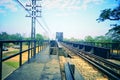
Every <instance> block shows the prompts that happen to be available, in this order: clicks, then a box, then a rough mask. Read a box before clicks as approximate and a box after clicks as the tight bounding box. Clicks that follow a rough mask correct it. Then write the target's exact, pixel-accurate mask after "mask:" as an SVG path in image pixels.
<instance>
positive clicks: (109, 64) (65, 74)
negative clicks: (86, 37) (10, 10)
mask: <svg viewBox="0 0 120 80" xmlns="http://www.w3.org/2000/svg"><path fill="white" fill-rule="evenodd" d="M15 1H16V2H17V3H18V4H19V5H20V6H21V7H22V8H23V9H24V10H25V11H26V12H27V13H28V15H27V16H26V17H31V40H17V41H0V80H120V43H99V42H70V41H63V33H62V32H61V33H57V35H56V38H59V39H56V41H55V40H51V41H49V40H46V41H45V40H44V41H40V40H36V39H35V35H36V22H38V24H39V25H40V26H41V28H42V29H43V30H44V31H45V33H48V31H50V30H49V28H47V29H48V30H46V28H44V27H43V25H42V24H41V23H40V21H39V19H38V18H37V17H41V7H42V6H41V1H42V0H29V4H26V7H25V6H24V5H23V4H22V3H21V2H20V1H19V0H15ZM38 1H40V2H39V5H38V3H37V2H38ZM3 8H4V7H3ZM46 26H47V25H46ZM6 43H13V44H14V43H15V44H17V45H16V46H12V47H9V49H11V52H9V51H7V49H5V48H4V44H6ZM3 48H4V49H3ZM4 50H5V51H4ZM116 60H117V63H116Z"/></svg>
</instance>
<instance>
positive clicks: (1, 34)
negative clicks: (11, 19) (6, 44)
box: [0, 32, 9, 40]
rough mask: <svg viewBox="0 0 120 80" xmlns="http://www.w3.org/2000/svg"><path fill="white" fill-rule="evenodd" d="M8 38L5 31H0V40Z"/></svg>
mask: <svg viewBox="0 0 120 80" xmlns="http://www.w3.org/2000/svg"><path fill="white" fill-rule="evenodd" d="M7 39H9V35H8V33H6V32H2V33H0V40H7Z"/></svg>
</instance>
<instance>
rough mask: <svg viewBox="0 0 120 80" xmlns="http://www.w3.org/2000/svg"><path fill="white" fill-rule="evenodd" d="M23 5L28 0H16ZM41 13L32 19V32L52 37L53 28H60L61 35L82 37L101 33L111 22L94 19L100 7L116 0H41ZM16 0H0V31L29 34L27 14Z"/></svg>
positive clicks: (29, 20)
mask: <svg viewBox="0 0 120 80" xmlns="http://www.w3.org/2000/svg"><path fill="white" fill-rule="evenodd" d="M19 1H20V2H21V3H22V4H23V5H24V6H25V5H26V4H30V1H31V0H19ZM40 3H41V5H42V13H41V17H38V18H37V19H38V20H39V22H40V23H41V25H42V27H44V28H45V29H46V30H47V32H46V31H44V29H43V28H42V27H41V26H40V25H39V24H38V23H37V22H36V33H40V34H43V35H49V36H50V38H52V39H54V38H55V33H56V32H63V34H64V38H72V37H73V38H77V39H84V38H85V36H88V35H90V36H92V37H95V36H101V35H105V34H106V33H107V32H108V30H109V29H110V28H111V27H110V24H111V23H114V22H111V21H109V20H107V21H105V22H101V23H98V22H97V21H96V19H97V18H98V17H99V15H100V13H101V11H102V10H104V9H106V8H114V7H116V6H117V2H116V0H42V1H39V2H37V4H38V5H40ZM26 15H28V13H27V12H26V11H25V10H24V8H23V7H21V6H20V4H19V3H18V2H17V1H16V0H0V33H1V32H7V33H9V34H15V33H21V34H22V35H23V36H30V34H31V18H30V17H25V16H26Z"/></svg>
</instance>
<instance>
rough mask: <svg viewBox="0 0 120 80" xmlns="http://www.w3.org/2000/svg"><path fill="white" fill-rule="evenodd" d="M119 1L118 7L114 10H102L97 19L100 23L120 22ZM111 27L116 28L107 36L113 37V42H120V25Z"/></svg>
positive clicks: (119, 2) (119, 1)
mask: <svg viewBox="0 0 120 80" xmlns="http://www.w3.org/2000/svg"><path fill="white" fill-rule="evenodd" d="M116 1H118V6H117V7H116V8H114V9H110V8H109V9H104V10H102V12H101V14H100V16H99V18H98V19H97V21H98V22H103V21H105V20H110V21H117V22H119V21H120V0H116ZM111 26H114V27H113V28H112V29H110V30H109V31H108V33H107V34H106V35H107V36H109V37H111V38H112V39H113V40H119V41H120V24H119V23H116V24H112V25H111Z"/></svg>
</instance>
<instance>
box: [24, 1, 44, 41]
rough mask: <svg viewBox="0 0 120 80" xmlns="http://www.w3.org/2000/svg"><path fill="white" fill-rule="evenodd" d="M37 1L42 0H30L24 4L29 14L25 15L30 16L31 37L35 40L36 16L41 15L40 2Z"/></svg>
mask: <svg viewBox="0 0 120 80" xmlns="http://www.w3.org/2000/svg"><path fill="white" fill-rule="evenodd" d="M38 1H42V0H31V2H30V4H26V10H27V11H29V13H30V14H29V15H26V17H31V39H32V40H35V35H36V18H37V17H41V2H40V3H39V5H38V4H37V2H38Z"/></svg>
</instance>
